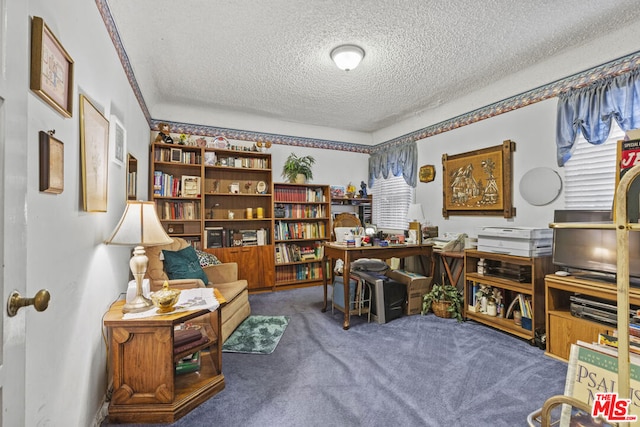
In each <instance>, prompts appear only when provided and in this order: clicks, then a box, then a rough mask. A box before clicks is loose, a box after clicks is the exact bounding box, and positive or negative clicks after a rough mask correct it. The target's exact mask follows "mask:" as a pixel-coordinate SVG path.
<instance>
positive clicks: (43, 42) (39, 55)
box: [29, 16, 73, 117]
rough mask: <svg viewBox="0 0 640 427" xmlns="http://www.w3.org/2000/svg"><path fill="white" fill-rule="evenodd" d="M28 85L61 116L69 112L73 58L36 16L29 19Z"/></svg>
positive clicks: (71, 112) (70, 111) (70, 107)
mask: <svg viewBox="0 0 640 427" xmlns="http://www.w3.org/2000/svg"><path fill="white" fill-rule="evenodd" d="M29 88H30V89H31V90H32V91H33V92H34V93H35V94H36V95H38V96H39V97H40V98H42V99H43V100H44V101H45V102H46V103H47V104H49V105H50V106H51V107H53V108H54V109H55V110H56V111H57V112H59V113H60V114H62V115H63V116H64V117H71V116H72V114H73V59H71V56H69V54H68V53H67V51H66V50H65V49H64V47H62V44H60V42H59V41H58V39H57V38H56V36H54V35H53V33H52V32H51V30H50V29H49V27H48V26H47V24H45V22H44V20H43V19H42V18H40V17H39V16H34V17H33V19H32V20H31V74H30V84H29Z"/></svg>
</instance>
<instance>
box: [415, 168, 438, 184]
mask: <svg viewBox="0 0 640 427" xmlns="http://www.w3.org/2000/svg"><path fill="white" fill-rule="evenodd" d="M418 178H419V179H420V182H431V181H433V180H434V179H435V178H436V167H435V166H434V165H424V166H422V167H420V171H419V173H418Z"/></svg>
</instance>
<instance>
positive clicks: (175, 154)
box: [171, 148, 182, 162]
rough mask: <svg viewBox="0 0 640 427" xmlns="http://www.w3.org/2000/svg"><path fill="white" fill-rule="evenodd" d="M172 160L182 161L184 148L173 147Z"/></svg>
mask: <svg viewBox="0 0 640 427" xmlns="http://www.w3.org/2000/svg"><path fill="white" fill-rule="evenodd" d="M171 161H172V162H181V161H182V150H181V149H179V148H172V149H171Z"/></svg>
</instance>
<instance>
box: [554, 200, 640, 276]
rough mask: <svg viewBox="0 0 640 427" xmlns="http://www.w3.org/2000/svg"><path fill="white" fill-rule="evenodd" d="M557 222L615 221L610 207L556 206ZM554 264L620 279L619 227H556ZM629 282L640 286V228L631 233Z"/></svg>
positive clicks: (580, 273)
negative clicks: (582, 208)
mask: <svg viewBox="0 0 640 427" xmlns="http://www.w3.org/2000/svg"><path fill="white" fill-rule="evenodd" d="M554 222H555V223H562V222H574V223H575V222H588V223H603V224H604V223H612V222H613V220H612V213H611V211H610V210H556V211H555V212H554ZM553 264H554V265H556V266H558V267H561V268H563V269H564V270H566V271H568V272H569V273H571V274H572V275H574V276H576V277H581V278H584V279H588V280H601V281H606V282H612V283H615V282H616V272H617V244H616V230H615V229H609V230H604V229H581V228H554V229H553ZM629 284H630V285H631V286H635V287H640V232H630V233H629Z"/></svg>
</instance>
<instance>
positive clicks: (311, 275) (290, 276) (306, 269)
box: [276, 262, 322, 282]
mask: <svg viewBox="0 0 640 427" xmlns="http://www.w3.org/2000/svg"><path fill="white" fill-rule="evenodd" d="M316 279H317V280H320V279H322V263H320V262H317V263H311V264H298V265H285V266H282V267H279V268H277V269H276V282H292V281H296V280H316Z"/></svg>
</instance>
